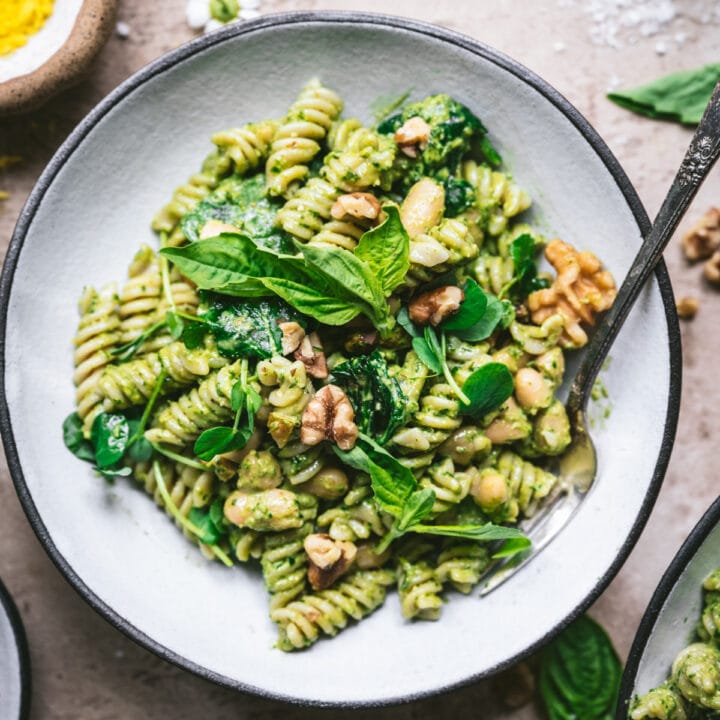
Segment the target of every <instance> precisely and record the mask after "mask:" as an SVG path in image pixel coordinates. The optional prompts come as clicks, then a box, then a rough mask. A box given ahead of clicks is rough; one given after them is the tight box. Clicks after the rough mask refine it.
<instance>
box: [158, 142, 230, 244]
mask: <svg viewBox="0 0 720 720" xmlns="http://www.w3.org/2000/svg"><path fill="white" fill-rule="evenodd" d="M231 165H232V163H231V160H230V158H229V157H228V156H226V155H224V154H223V153H220V152H217V151H214V152H212V153H210V155H208V156H207V157H206V158H205V161H204V162H203V164H202V169H201V170H200V172H199V173H196V174H195V175H191V176H190V178H189V179H188V181H187V182H186V183H185V184H183V185H180V186H179V187H178V188H176V189H175V191H174V192H173V196H172V199H171V200H170V202H169V203H168V204H167V205H165V206H164V207H163V208H162V209H161V210H160V212H158V213H157V215H155V217H154V219H153V221H152V229H153V230H155V232H164V233H168V234H171V233H172V234H173V235H172V236H171V237H173V239H174V242H170V244H171V245H174V244H180V243H182V242H184V240H185V237H184V236H183V235H182V233H181V232H178V233H177V234H175V231H179V228H178V225H179V223H180V220H181V219H182V217H183V216H184V215H186V214H187V213H189V212H190V211H191V210H194V209H195V207H197V204H198V203H199V202H200V201H201V200H204V199H205V198H206V197H207V196H208V195H209V194H210V193H211V192H212V191H213V190H214V189H215V188H216V187H217V186H218V184H219V183H220V180H222V178H223V177H225V176H226V175H227V174H228V173H229V172H230V169H231Z"/></svg>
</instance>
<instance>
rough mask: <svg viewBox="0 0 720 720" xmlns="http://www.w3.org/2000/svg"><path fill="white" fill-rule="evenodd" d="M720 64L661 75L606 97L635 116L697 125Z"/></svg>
mask: <svg viewBox="0 0 720 720" xmlns="http://www.w3.org/2000/svg"><path fill="white" fill-rule="evenodd" d="M718 80H720V64H716V65H705V66H704V67H699V68H695V69H693V70H685V71H682V72H677V73H672V74H671V75H665V76H663V77H661V78H658V79H657V80H654V81H652V82H650V83H648V84H647V85H641V86H640V87H636V88H631V89H629V90H616V91H615V92H611V93H608V98H609V99H610V100H612V101H613V102H614V103H617V104H618V105H620V106H621V107H624V108H626V109H627V110H632V112H635V113H638V114H639V115H645V116H646V117H649V118H653V119H659V120H674V121H676V122H680V123H684V124H685V125H697V124H698V123H699V122H700V119H701V118H702V116H703V113H704V112H705V108H706V107H707V104H708V101H709V100H710V96H711V95H712V92H713V90H714V88H715V85H716V83H717V82H718Z"/></svg>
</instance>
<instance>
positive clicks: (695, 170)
mask: <svg viewBox="0 0 720 720" xmlns="http://www.w3.org/2000/svg"><path fill="white" fill-rule="evenodd" d="M718 156H720V82H718V84H717V85H716V86H715V89H714V90H713V94H712V97H711V98H710V102H709V103H708V106H707V108H706V109H705V113H704V114H703V117H702V120H700V124H699V125H698V127H697V130H696V131H695V134H694V135H693V137H692V140H691V141H690V145H689V147H688V150H687V153H686V154H685V158H684V159H683V161H682V164H681V165H680V169H679V170H678V171H677V175H675V179H674V180H673V183H672V185H671V186H670V190H669V191H668V194H667V195H666V196H665V200H664V202H663V204H662V207H661V208H660V212H658V214H657V217H656V218H655V222H654V223H653V224H652V227H651V228H650V232H649V233H648V234H647V237H646V238H645V240H644V241H643V243H642V245H641V247H640V250H639V252H638V254H637V255H636V256H635V260H634V261H633V264H632V266H631V267H630V270H629V271H628V274H627V276H626V277H625V280H624V281H623V284H622V285H621V286H620V289H619V290H618V294H617V297H616V298H615V302H614V303H613V305H612V307H611V308H610V310H608V313H607V315H606V316H605V317H604V318H603V321H602V323H601V325H600V326H599V327H598V328H597V331H596V332H595V333H594V335H593V336H592V338H591V340H590V342H589V343H588V345H587V348H586V350H585V353H584V356H583V360H582V363H581V365H580V369H579V370H578V372H577V374H576V375H575V379H574V381H573V384H572V386H571V388H570V395H569V397H568V413H569V414H570V416H571V417H575V415H576V413H577V412H579V411H582V410H584V409H585V405H586V404H587V400H588V397H589V395H590V390H591V389H592V385H593V383H594V382H595V378H596V377H597V374H598V372H599V371H600V368H601V367H602V364H603V362H604V361H605V357H606V355H607V354H608V351H609V350H610V346H611V345H612V344H613V342H614V341H615V338H616V337H617V335H618V333H619V332H620V328H621V327H622V326H623V323H624V322H625V320H626V319H627V316H628V314H629V312H630V309H631V308H632V306H633V303H634V302H635V300H636V299H637V297H638V295H639V294H640V291H641V290H642V288H643V286H644V285H645V282H646V281H647V280H648V278H649V277H650V275H651V274H652V272H653V271H654V269H655V266H656V265H657V264H658V262H659V261H660V258H661V257H662V253H663V250H664V249H665V247H666V246H667V244H668V242H669V241H670V238H671V237H672V236H673V233H674V232H675V229H676V228H677V226H678V223H679V222H680V219H681V218H682V216H683V215H684V214H685V211H686V210H687V208H688V205H690V203H691V202H692V199H693V198H694V197H695V195H696V193H697V191H698V189H699V188H700V185H702V182H703V180H705V178H706V177H707V175H708V173H709V172H710V169H711V168H712V166H713V165H714V164H715V161H716V160H717V159H718Z"/></svg>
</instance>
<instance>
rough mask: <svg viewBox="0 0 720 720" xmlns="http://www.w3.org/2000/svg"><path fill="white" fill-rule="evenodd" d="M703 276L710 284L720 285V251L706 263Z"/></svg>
mask: <svg viewBox="0 0 720 720" xmlns="http://www.w3.org/2000/svg"><path fill="white" fill-rule="evenodd" d="M703 274H704V275H705V279H706V280H707V281H708V282H711V283H712V284H713V285H720V250H716V251H715V252H714V253H713V255H712V257H711V258H710V259H709V260H706V261H705V264H704V265H703Z"/></svg>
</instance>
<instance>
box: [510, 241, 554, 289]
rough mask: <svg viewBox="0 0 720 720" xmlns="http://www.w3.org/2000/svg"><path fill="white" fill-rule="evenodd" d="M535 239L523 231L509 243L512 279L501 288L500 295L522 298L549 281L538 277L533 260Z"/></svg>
mask: <svg viewBox="0 0 720 720" xmlns="http://www.w3.org/2000/svg"><path fill="white" fill-rule="evenodd" d="M535 252H536V247H535V241H534V240H533V238H532V236H531V235H528V234H527V233H523V234H522V235H519V236H518V237H516V238H515V239H514V240H513V241H512V243H511V244H510V257H511V258H512V261H513V265H514V270H515V272H514V276H513V279H512V280H511V281H510V282H509V283H508V284H507V285H506V286H505V287H504V288H503V289H502V292H501V293H500V296H501V297H502V296H503V295H506V294H508V293H510V294H511V295H512V296H513V297H516V298H518V299H523V298H525V297H527V296H528V295H529V294H530V293H531V292H534V291H535V290H540V289H542V288H546V287H548V285H549V282H548V281H547V280H546V279H545V278H540V277H538V274H537V263H536V262H535Z"/></svg>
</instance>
